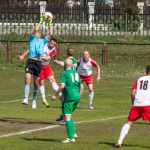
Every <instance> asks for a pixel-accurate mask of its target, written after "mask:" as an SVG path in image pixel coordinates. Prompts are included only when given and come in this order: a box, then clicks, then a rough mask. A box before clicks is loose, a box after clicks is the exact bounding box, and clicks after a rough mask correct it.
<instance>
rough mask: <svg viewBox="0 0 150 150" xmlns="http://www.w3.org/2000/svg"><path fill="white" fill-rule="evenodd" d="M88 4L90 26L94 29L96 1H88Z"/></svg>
mask: <svg viewBox="0 0 150 150" xmlns="http://www.w3.org/2000/svg"><path fill="white" fill-rule="evenodd" d="M88 6H89V11H88V13H89V18H88V23H89V28H90V29H92V27H93V23H94V7H95V2H88Z"/></svg>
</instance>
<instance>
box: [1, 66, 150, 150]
mask: <svg viewBox="0 0 150 150" xmlns="http://www.w3.org/2000/svg"><path fill="white" fill-rule="evenodd" d="M109 69H110V68H109V67H102V79H101V81H100V84H97V83H96V82H95V87H94V89H95V97H94V101H93V105H94V110H92V111H90V110H88V108H87V104H88V100H87V97H88V95H87V94H88V93H87V88H86V86H85V90H84V93H83V96H82V98H81V103H80V105H79V107H78V108H77V110H76V111H75V112H74V114H73V118H74V120H75V122H81V123H78V124H76V128H77V133H78V135H79V138H78V139H77V140H76V143H74V144H69V145H65V144H63V143H62V142H61V141H62V140H64V139H65V138H66V137H67V134H66V130H65V126H58V127H55V128H52V129H47V130H41V131H36V132H32V133H28V134H20V135H13V136H8V137H0V150H20V149H21V150H29V149H30V150H37V149H42V150H55V149H56V150H57V149H61V150H76V149H78V150H111V149H114V147H113V146H114V144H115V143H116V141H117V138H118V136H119V132H120V130H121V127H122V125H123V124H124V123H125V122H126V120H127V117H120V118H114V117H119V116H125V115H128V111H129V109H130V105H131V103H130V89H131V86H132V84H133V81H134V80H135V79H136V78H137V76H136V77H135V76H134V75H132V76H130V77H126V76H125V77H123V76H116V75H117V72H116V71H114V73H113V74H112V73H110V70H109ZM134 71H136V70H133V72H134ZM55 72H57V73H56V78H57V81H58V82H59V79H58V77H59V72H60V69H59V70H58V71H56V69H55ZM0 74H1V78H0V83H1V88H0V136H2V135H6V134H11V133H18V132H21V131H26V130H30V129H31V130H32V129H38V128H44V127H47V126H53V125H58V122H56V121H55V119H56V118H57V117H58V116H59V115H60V112H61V108H60V102H59V100H57V101H54V102H50V100H49V95H51V94H52V93H53V92H52V91H51V90H49V89H50V88H49V87H50V86H49V83H48V82H45V84H46V94H47V100H49V102H50V105H51V107H50V108H45V106H44V105H43V104H42V102H41V99H40V95H39V94H38V101H37V109H36V110H32V109H31V101H30V104H29V106H27V107H24V106H22V104H21V101H22V97H23V84H24V69H23V68H17V67H16V68H15V67H14V68H12V67H11V66H10V67H9V66H7V67H5V68H1V69H0ZM140 74H142V72H140ZM31 89H32V87H31ZM31 91H32V90H31ZM31 95H32V93H31ZM31 95H30V96H31ZM109 118H113V119H109ZM149 138H150V130H149V123H148V122H142V121H141V120H139V121H137V122H136V123H135V124H134V125H133V127H132V128H131V130H130V132H129V134H128V135H127V137H126V138H125V140H124V147H123V148H122V149H123V150H133V149H134V150H145V149H149V148H150V144H149Z"/></svg>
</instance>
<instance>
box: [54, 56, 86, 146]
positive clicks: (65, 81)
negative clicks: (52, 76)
mask: <svg viewBox="0 0 150 150" xmlns="http://www.w3.org/2000/svg"><path fill="white" fill-rule="evenodd" d="M64 67H65V70H64V71H62V72H61V75H60V80H61V84H60V86H59V89H58V91H57V92H56V94H55V96H52V100H54V99H55V98H56V96H58V95H59V93H60V92H62V93H63V100H64V108H63V112H64V115H65V124H66V130H67V134H68V138H67V139H66V140H65V141H63V143H70V142H75V138H77V134H76V132H75V126H74V121H73V118H72V113H73V112H74V110H75V109H76V108H77V106H78V103H79V102H80V94H81V93H82V90H83V85H82V83H81V81H80V77H79V74H78V73H77V72H76V71H75V70H73V69H72V61H71V59H69V58H68V59H66V61H65V64H64Z"/></svg>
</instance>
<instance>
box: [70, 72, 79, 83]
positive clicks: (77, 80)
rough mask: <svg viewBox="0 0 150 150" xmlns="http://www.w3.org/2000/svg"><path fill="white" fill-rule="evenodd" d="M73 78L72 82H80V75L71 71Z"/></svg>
mask: <svg viewBox="0 0 150 150" xmlns="http://www.w3.org/2000/svg"><path fill="white" fill-rule="evenodd" d="M71 79H72V82H75V81H76V82H79V75H78V73H75V74H73V73H71Z"/></svg>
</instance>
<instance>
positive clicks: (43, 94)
mask: <svg viewBox="0 0 150 150" xmlns="http://www.w3.org/2000/svg"><path fill="white" fill-rule="evenodd" d="M39 90H40V94H41V97H42V101H43V102H44V101H45V87H44V85H41V86H39Z"/></svg>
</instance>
